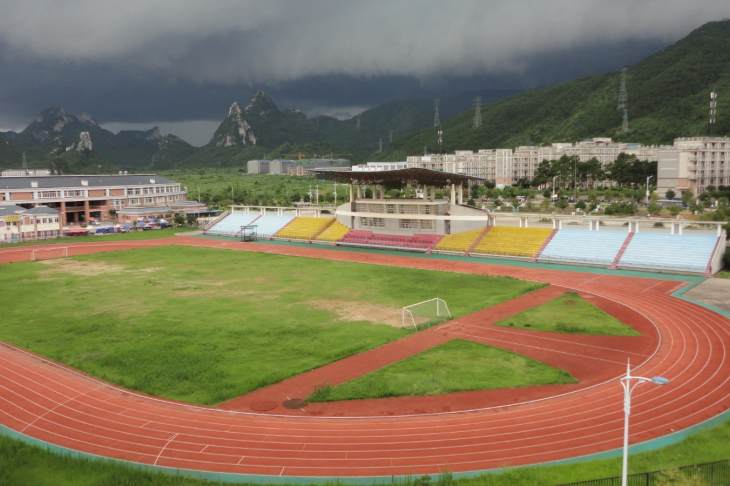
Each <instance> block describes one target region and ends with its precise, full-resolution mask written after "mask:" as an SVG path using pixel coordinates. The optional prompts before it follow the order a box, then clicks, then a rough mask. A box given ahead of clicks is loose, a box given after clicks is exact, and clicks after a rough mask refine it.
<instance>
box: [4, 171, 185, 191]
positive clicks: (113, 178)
mask: <svg viewBox="0 0 730 486" xmlns="http://www.w3.org/2000/svg"><path fill="white" fill-rule="evenodd" d="M82 181H86V184H82ZM33 182H35V183H37V185H33V184H32V183H33ZM173 182H174V181H171V180H170V179H168V178H166V177H163V176H159V175H156V174H129V175H127V174H125V175H57V176H21V177H3V178H0V190H3V189H52V188H65V187H74V188H76V187H108V186H144V185H149V184H172V183H173Z"/></svg>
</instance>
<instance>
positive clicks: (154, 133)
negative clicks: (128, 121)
mask: <svg viewBox="0 0 730 486" xmlns="http://www.w3.org/2000/svg"><path fill="white" fill-rule="evenodd" d="M162 138H163V137H162V132H161V131H160V127H152V128H151V129H150V130H147V140H152V141H155V142H159V141H160V140H162Z"/></svg>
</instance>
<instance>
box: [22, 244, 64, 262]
mask: <svg viewBox="0 0 730 486" xmlns="http://www.w3.org/2000/svg"><path fill="white" fill-rule="evenodd" d="M67 256H68V247H67V246H48V247H40V248H33V249H31V252H30V259H31V260H32V261H36V260H51V259H53V258H65V257H67Z"/></svg>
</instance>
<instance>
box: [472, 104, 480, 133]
mask: <svg viewBox="0 0 730 486" xmlns="http://www.w3.org/2000/svg"><path fill="white" fill-rule="evenodd" d="M472 126H473V128H474V130H476V129H477V128H479V127H481V126H482V97H481V96H477V97H476V98H474V121H473V122H472Z"/></svg>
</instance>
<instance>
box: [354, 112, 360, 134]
mask: <svg viewBox="0 0 730 486" xmlns="http://www.w3.org/2000/svg"><path fill="white" fill-rule="evenodd" d="M355 128H356V129H357V131H358V132H359V131H360V116H359V115H358V117H357V120H356V121H355Z"/></svg>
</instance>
